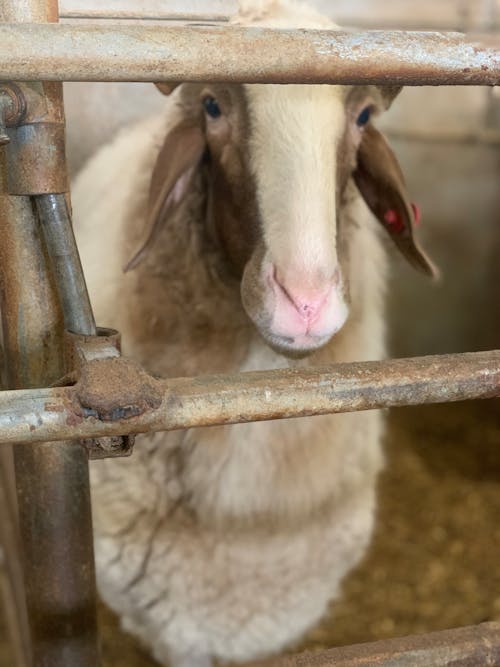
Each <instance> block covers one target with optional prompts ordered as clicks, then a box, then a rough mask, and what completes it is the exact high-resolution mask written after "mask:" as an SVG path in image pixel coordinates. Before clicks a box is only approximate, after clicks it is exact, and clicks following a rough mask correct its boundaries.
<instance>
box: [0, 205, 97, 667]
mask: <svg viewBox="0 0 500 667" xmlns="http://www.w3.org/2000/svg"><path fill="white" fill-rule="evenodd" d="M0 207H1V211H0V222H1V228H0V230H1V235H2V244H0V284H1V295H2V304H1V309H2V317H3V331H4V348H5V352H6V361H7V370H8V376H9V385H10V386H13V387H33V386H35V387H36V386H40V385H41V384H46V383H47V382H51V381H52V380H53V379H56V378H57V377H59V376H60V374H61V373H62V371H63V368H62V363H61V361H60V357H59V355H62V350H61V341H62V317H61V314H60V311H59V308H58V305H57V295H56V292H55V286H54V282H53V279H52V277H51V274H50V270H49V267H48V261H47V257H46V256H45V254H44V252H43V249H42V244H41V236H40V230H39V226H38V223H37V221H36V218H35V217H34V213H33V206H32V203H31V201H30V199H29V198H28V197H7V196H4V197H0ZM14 455H15V467H16V477H17V479H16V481H17V488H18V500H19V514H20V530H21V538H22V545H23V552H24V559H23V560H24V572H25V577H24V579H25V583H26V598H27V605H28V612H29V625H30V634H31V641H32V644H33V661H34V662H33V664H34V665H35V666H38V665H45V664H47V665H49V664H50V665H53V666H54V667H62V666H63V665H68V664H71V665H75V666H78V667H80V666H81V667H83V665H85V666H87V665H95V664H97V647H96V642H95V636H94V638H92V631H93V630H95V623H96V621H95V598H94V597H93V596H94V594H95V583H94V577H93V567H92V562H93V561H92V526H91V521H90V496H89V487H88V472H87V473H86V470H87V455H86V452H85V451H84V449H83V448H82V447H81V446H80V445H79V444H76V443H67V442H62V443H49V444H44V445H41V446H40V447H37V448H32V447H17V448H15V451H14ZM85 473H86V474H87V477H85ZM77 508H78V509H82V508H83V509H84V510H85V511H82V513H81V516H80V520H79V521H78V522H77V523H76V524H75V522H74V521H73V519H74V518H75V511H76V509H77ZM55 564H57V566H56V567H55ZM19 622H22V619H20V621H19ZM57 650H58V651H60V654H61V656H60V659H59V658H58V657H57V654H56V651H57ZM82 652H83V653H84V657H83V658H80V659H79V658H78V656H79V654H81V653H82Z"/></svg>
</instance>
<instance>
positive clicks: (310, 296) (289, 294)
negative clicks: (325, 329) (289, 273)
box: [273, 270, 336, 323]
mask: <svg viewBox="0 0 500 667" xmlns="http://www.w3.org/2000/svg"><path fill="white" fill-rule="evenodd" d="M273 278H274V281H275V283H276V284H277V286H278V287H279V289H280V290H281V292H282V293H283V294H284V295H285V296H286V298H287V299H288V301H290V303H291V304H292V305H293V306H294V307H295V309H296V310H297V312H298V313H299V315H300V316H301V318H302V319H304V320H306V321H308V322H310V323H312V322H313V321H314V320H315V319H317V318H318V317H319V315H320V314H321V312H322V310H323V307H324V306H325V304H326V303H327V301H328V297H329V296H330V293H331V291H332V289H333V287H334V286H335V284H336V281H335V280H332V281H328V282H327V283H326V284H324V285H322V286H321V287H314V288H308V287H304V286H302V285H300V284H299V283H298V281H294V284H293V285H292V284H291V281H285V280H283V279H282V278H281V276H280V275H279V273H278V272H277V271H276V270H275V271H274V275H273Z"/></svg>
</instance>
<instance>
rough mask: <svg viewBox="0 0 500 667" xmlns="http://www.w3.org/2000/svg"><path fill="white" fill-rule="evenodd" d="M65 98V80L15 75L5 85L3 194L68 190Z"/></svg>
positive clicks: (0, 89)
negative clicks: (17, 77) (29, 79)
mask: <svg viewBox="0 0 500 667" xmlns="http://www.w3.org/2000/svg"><path fill="white" fill-rule="evenodd" d="M61 102H62V88H61V84H59V83H48V82H39V81H38V82H24V83H23V82H22V83H12V82H10V81H9V82H8V83H2V84H1V85H0V144H3V145H4V149H3V150H2V152H1V154H0V159H1V164H0V168H1V170H2V178H0V184H1V186H0V187H1V188H2V192H3V194H8V195H38V194H49V193H63V192H67V191H68V180H67V175H66V169H65V148H64V115H63V112H62V105H61ZM2 123H3V124H2Z"/></svg>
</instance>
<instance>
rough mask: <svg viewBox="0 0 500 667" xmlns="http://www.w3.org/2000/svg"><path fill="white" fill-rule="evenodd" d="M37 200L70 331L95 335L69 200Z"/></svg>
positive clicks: (51, 197)
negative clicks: (70, 215)
mask: <svg viewBox="0 0 500 667" xmlns="http://www.w3.org/2000/svg"><path fill="white" fill-rule="evenodd" d="M35 201H36V205H37V209H38V214H39V216H40V222H41V225H42V230H43V233H44V237H45V242H46V244H47V250H48V253H49V256H50V259H51V262H52V266H53V268H54V274H55V280H56V286H57V289H58V291H59V296H60V299H61V305H62V310H63V314H64V323H65V327H66V329H68V330H69V331H74V332H77V333H80V334H84V335H89V336H91V335H94V334H95V333H96V325H95V320H94V314H93V312H92V307H91V305H90V299H89V295H88V292H87V285H86V284H85V279H84V277H83V269H82V265H81V262H80V255H79V254H78V248H77V246H76V241H75V236H74V234H73V229H72V226H71V220H70V217H69V212H68V206H67V203H66V197H65V196H64V195H62V194H49V195H40V196H38V197H36V198H35Z"/></svg>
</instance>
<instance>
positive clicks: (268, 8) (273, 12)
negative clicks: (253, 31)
mask: <svg viewBox="0 0 500 667" xmlns="http://www.w3.org/2000/svg"><path fill="white" fill-rule="evenodd" d="M231 22H232V23H233V24H235V25H253V24H258V25H260V26H264V27H268V28H313V29H314V28H317V29H322V28H324V29H329V30H332V29H335V28H336V27H337V26H336V25H335V23H333V21H331V20H330V19H329V18H328V17H326V16H323V15H322V14H320V13H319V12H318V11H316V9H314V8H313V7H311V6H310V5H308V4H307V3H305V2H297V1H296V0H240V2H239V11H238V13H237V14H236V15H235V16H234V17H233V18H232V20H231Z"/></svg>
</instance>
